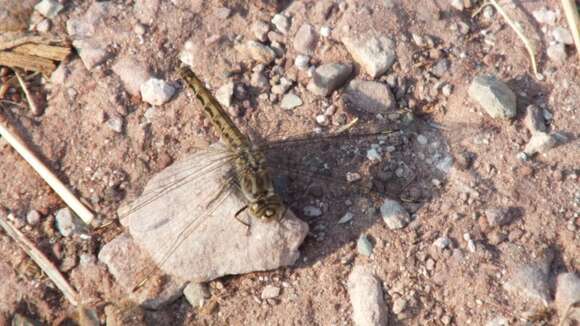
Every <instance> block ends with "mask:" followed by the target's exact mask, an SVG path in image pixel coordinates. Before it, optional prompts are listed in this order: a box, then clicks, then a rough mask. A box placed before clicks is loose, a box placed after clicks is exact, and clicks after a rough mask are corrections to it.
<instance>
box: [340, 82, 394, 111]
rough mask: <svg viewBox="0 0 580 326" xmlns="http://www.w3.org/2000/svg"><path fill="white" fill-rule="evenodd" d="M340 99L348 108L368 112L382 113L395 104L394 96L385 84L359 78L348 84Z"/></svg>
mask: <svg viewBox="0 0 580 326" xmlns="http://www.w3.org/2000/svg"><path fill="white" fill-rule="evenodd" d="M342 100H343V102H344V103H345V105H346V106H347V107H348V108H350V109H354V110H356V111H363V112H366V113H370V114H377V113H383V114H384V113H387V112H388V111H389V110H391V109H393V107H394V106H395V98H394V96H393V94H392V93H391V90H390V89H389V87H388V86H387V85H385V84H383V83H379V82H375V81H366V80H360V79H355V80H352V81H351V82H350V83H349V84H348V86H347V87H346V88H345V90H344V93H343V95H342Z"/></svg>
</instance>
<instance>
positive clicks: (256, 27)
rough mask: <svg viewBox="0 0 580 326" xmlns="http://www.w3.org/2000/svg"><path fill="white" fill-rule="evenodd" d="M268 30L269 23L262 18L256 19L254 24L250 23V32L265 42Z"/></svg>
mask: <svg viewBox="0 0 580 326" xmlns="http://www.w3.org/2000/svg"><path fill="white" fill-rule="evenodd" d="M269 31H270V25H268V23H266V22H264V21H262V20H256V21H255V22H254V24H252V32H253V33H254V36H255V37H256V39H258V41H260V42H266V41H267V40H268V32H269Z"/></svg>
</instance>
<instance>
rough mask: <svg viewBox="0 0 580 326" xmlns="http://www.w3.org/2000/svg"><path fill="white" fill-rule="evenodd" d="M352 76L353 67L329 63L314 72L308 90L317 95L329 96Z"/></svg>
mask: <svg viewBox="0 0 580 326" xmlns="http://www.w3.org/2000/svg"><path fill="white" fill-rule="evenodd" d="M351 74H352V65H349V64H340V63H328V64H324V65H321V66H319V67H318V68H316V70H314V72H313V74H312V79H311V80H310V82H309V83H308V85H307V87H306V88H307V89H308V90H309V91H310V92H312V93H313V94H315V95H319V96H327V95H329V94H330V93H332V92H333V91H334V90H335V89H337V88H339V87H340V86H342V85H343V84H344V83H345V82H346V81H347V80H348V78H349V77H350V75H351Z"/></svg>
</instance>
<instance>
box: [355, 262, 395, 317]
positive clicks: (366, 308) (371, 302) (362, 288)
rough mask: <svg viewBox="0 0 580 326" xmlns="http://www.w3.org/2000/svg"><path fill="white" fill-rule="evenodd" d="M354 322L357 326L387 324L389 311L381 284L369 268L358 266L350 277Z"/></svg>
mask: <svg viewBox="0 0 580 326" xmlns="http://www.w3.org/2000/svg"><path fill="white" fill-rule="evenodd" d="M347 287H348V294H349V297H350V302H351V304H352V321H353V324H354V325H356V326H379V325H386V324H387V311H386V310H385V307H386V305H385V302H384V298H383V289H382V287H381V282H380V281H379V280H378V279H377V278H376V277H375V276H374V275H373V273H372V272H371V271H370V268H369V267H368V266H362V265H356V266H354V268H353V269H352V272H351V273H350V275H349V277H348V284H347Z"/></svg>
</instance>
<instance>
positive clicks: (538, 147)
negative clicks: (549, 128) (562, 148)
mask: <svg viewBox="0 0 580 326" xmlns="http://www.w3.org/2000/svg"><path fill="white" fill-rule="evenodd" d="M556 145H558V139H556V137H554V136H553V135H550V134H548V133H545V132H541V131H539V132H535V133H533V134H532V138H530V140H529V141H528V143H527V144H526V147H525V148H524V153H525V154H526V155H528V156H532V155H534V154H536V153H545V152H547V151H548V150H550V149H552V148H554V147H556Z"/></svg>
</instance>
